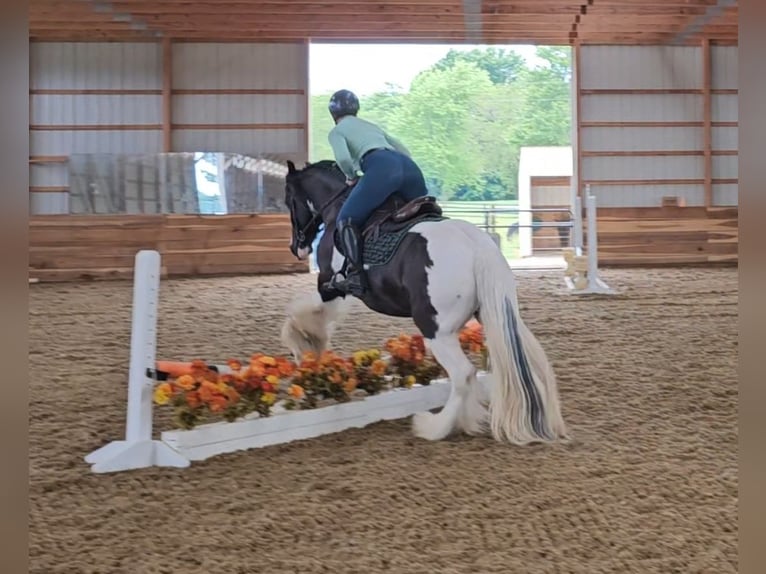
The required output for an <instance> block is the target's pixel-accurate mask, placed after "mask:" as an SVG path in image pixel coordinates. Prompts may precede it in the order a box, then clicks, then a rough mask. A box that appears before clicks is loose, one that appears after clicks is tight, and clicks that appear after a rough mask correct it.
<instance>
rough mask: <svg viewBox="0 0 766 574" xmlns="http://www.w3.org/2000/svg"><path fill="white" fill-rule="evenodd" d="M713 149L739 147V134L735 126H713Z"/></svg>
mask: <svg viewBox="0 0 766 574" xmlns="http://www.w3.org/2000/svg"><path fill="white" fill-rule="evenodd" d="M712 132H713V134H712V136H713V138H712V139H713V149H715V150H720V149H739V135H738V130H737V128H719V127H713V129H712Z"/></svg>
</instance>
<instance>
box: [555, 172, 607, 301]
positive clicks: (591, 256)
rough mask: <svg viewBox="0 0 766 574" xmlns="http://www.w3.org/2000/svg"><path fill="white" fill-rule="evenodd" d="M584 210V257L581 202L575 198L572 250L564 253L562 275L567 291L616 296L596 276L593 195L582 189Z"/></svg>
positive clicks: (596, 233)
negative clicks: (584, 254) (585, 224)
mask: <svg viewBox="0 0 766 574" xmlns="http://www.w3.org/2000/svg"><path fill="white" fill-rule="evenodd" d="M586 211H587V223H588V248H587V255H586V256H583V254H582V252H583V237H582V201H581V199H580V197H579V196H578V197H576V198H575V205H574V220H573V223H574V247H573V248H570V249H566V250H564V259H565V260H566V262H567V269H566V271H565V272H564V273H565V276H564V280H565V281H566V284H567V287H568V288H569V292H570V293H572V294H573V295H591V294H599V295H616V292H615V291H614V290H613V289H612V288H611V287H609V285H607V284H606V283H605V282H604V281H603V280H602V279H601V277H599V274H598V232H597V230H596V227H597V221H596V196H595V195H592V194H591V193H590V188H589V187H587V188H586Z"/></svg>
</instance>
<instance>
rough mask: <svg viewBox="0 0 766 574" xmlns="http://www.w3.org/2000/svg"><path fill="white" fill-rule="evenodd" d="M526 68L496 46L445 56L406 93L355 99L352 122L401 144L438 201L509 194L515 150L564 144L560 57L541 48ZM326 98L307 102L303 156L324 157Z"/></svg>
mask: <svg viewBox="0 0 766 574" xmlns="http://www.w3.org/2000/svg"><path fill="white" fill-rule="evenodd" d="M536 55H537V57H538V58H540V59H541V60H543V61H544V65H541V66H537V67H529V66H527V65H526V63H525V62H524V60H523V58H521V57H520V56H519V55H518V54H516V53H515V52H512V51H508V50H503V49H499V48H488V49H483V50H482V49H475V50H471V51H468V52H460V51H456V50H450V52H448V53H447V55H446V56H445V57H444V58H442V59H441V60H440V61H439V62H437V63H436V64H435V65H434V66H432V67H431V68H429V69H428V70H424V71H423V72H421V73H420V74H419V75H418V76H417V77H416V78H415V79H414V80H413V81H412V85H411V86H410V90H409V91H408V92H402V91H400V90H397V89H396V88H395V87H394V86H390V85H389V86H388V88H387V89H386V90H385V91H382V92H379V93H376V94H372V95H370V96H367V97H363V98H362V101H361V111H360V114H359V115H360V117H364V118H366V119H368V120H370V121H372V122H375V123H377V124H378V125H380V126H381V127H382V128H383V129H385V130H387V131H389V132H391V134H392V135H394V136H396V137H398V138H399V139H401V140H402V142H403V143H404V145H406V146H407V147H408V148H409V149H410V151H411V152H412V155H413V158H414V159H415V161H416V162H417V163H418V165H420V167H421V168H422V169H423V172H424V174H425V176H426V181H427V183H428V186H429V189H430V192H431V193H433V194H435V195H437V196H440V197H441V198H443V199H445V200H447V199H449V200H459V201H494V200H502V199H514V198H516V197H517V195H518V168H519V148H520V147H521V146H530V145H532V146H561V145H569V144H570V129H571V119H570V118H571V103H570V100H571V87H570V76H571V68H570V51H569V48H566V47H549V46H541V47H537V48H536ZM329 98H330V94H320V95H314V96H312V98H311V136H312V137H311V148H310V154H309V159H310V160H311V161H316V160H319V159H327V158H332V150H331V149H330V145H329V143H328V142H327V134H328V133H329V131H330V130H331V129H332V125H333V124H332V119H331V118H330V114H329V112H328V111H327V102H328V101H329Z"/></svg>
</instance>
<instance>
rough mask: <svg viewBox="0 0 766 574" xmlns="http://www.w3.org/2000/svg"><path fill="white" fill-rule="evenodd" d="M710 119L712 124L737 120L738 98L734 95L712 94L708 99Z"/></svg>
mask: <svg viewBox="0 0 766 574" xmlns="http://www.w3.org/2000/svg"><path fill="white" fill-rule="evenodd" d="M710 104H711V114H710V115H711V119H712V121H714V122H736V121H738V120H739V97H738V96H737V95H736V94H713V95H712V96H711V97H710Z"/></svg>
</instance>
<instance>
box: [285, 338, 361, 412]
mask: <svg viewBox="0 0 766 574" xmlns="http://www.w3.org/2000/svg"><path fill="white" fill-rule="evenodd" d="M354 374H355V373H354V365H353V362H352V361H350V360H349V359H346V358H344V357H341V356H339V355H337V354H335V353H334V352H332V351H324V352H323V353H322V354H320V355H318V356H317V355H316V354H315V353H311V352H309V353H305V354H304V355H303V357H302V359H301V362H300V363H299V364H298V366H297V368H296V369H295V372H294V374H293V376H292V378H291V380H290V383H291V384H290V388H289V389H288V391H287V394H288V398H287V399H286V401H285V408H287V409H294V408H295V407H299V408H301V409H313V408H316V407H317V405H318V403H319V401H321V400H325V399H334V400H336V401H338V402H347V401H349V400H350V396H349V393H351V392H353V391H354V389H356V385H357V383H358V381H357V379H356V377H355V376H354Z"/></svg>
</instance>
